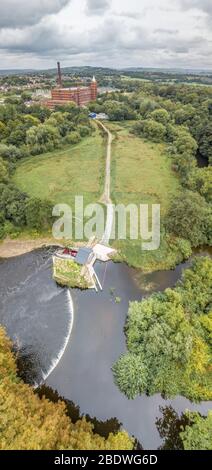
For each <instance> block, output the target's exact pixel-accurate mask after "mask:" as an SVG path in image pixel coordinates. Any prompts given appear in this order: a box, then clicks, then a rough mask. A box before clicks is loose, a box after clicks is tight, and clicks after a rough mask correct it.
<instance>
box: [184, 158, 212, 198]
mask: <svg viewBox="0 0 212 470" xmlns="http://www.w3.org/2000/svg"><path fill="white" fill-rule="evenodd" d="M211 182H212V167H211V166H209V167H205V168H196V169H195V170H194V171H193V172H190V174H189V177H188V181H187V184H188V187H189V189H191V190H192V191H197V192H198V193H200V194H201V196H203V197H204V198H205V199H206V201H207V202H212V184H211Z"/></svg>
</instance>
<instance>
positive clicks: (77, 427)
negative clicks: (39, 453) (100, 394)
mask: <svg viewBox="0 0 212 470" xmlns="http://www.w3.org/2000/svg"><path fill="white" fill-rule="evenodd" d="M11 346H12V345H11V342H10V341H9V339H8V338H7V337H6V335H5V332H4V330H3V328H0V423H1V424H0V449H1V450H106V449H107V450H117V449H120V450H131V449H132V448H133V446H134V441H133V440H132V439H130V437H129V436H128V435H127V433H126V432H124V431H119V432H117V433H116V434H110V435H109V437H108V438H107V439H104V438H103V437H100V436H99V435H98V434H95V433H94V432H93V426H92V424H91V423H89V422H87V421H86V419H85V418H83V419H80V420H78V421H77V422H76V424H73V423H72V422H71V420H70V419H69V418H68V416H67V414H66V406H65V404H64V403H63V402H61V401H59V402H57V403H52V402H50V401H49V400H47V399H46V398H44V397H42V399H40V398H39V397H38V395H36V394H35V393H34V391H33V389H32V388H31V387H30V386H29V385H26V384H25V383H23V382H22V380H20V379H19V378H18V376H17V368H16V364H15V359H14V356H13V354H12V352H11Z"/></svg>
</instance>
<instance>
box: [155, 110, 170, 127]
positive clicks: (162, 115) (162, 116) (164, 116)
mask: <svg viewBox="0 0 212 470" xmlns="http://www.w3.org/2000/svg"><path fill="white" fill-rule="evenodd" d="M150 117H151V119H154V121H157V122H160V123H161V124H163V125H164V126H166V125H167V124H168V122H169V120H170V114H169V113H168V111H166V109H155V111H153V112H152V113H151V115H150Z"/></svg>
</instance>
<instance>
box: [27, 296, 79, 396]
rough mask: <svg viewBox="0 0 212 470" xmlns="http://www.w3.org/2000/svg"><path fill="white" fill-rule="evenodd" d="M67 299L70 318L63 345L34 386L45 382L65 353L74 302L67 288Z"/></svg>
mask: <svg viewBox="0 0 212 470" xmlns="http://www.w3.org/2000/svg"><path fill="white" fill-rule="evenodd" d="M67 300H68V305H69V312H70V319H69V324H68V331H67V335H66V337H65V339H64V343H63V346H62V347H61V349H60V351H59V352H58V354H57V356H56V357H55V358H54V359H53V360H52V362H51V364H50V367H49V369H48V371H47V372H44V371H42V382H41V383H40V384H37V383H35V384H34V388H38V387H40V385H42V383H43V382H45V381H46V380H47V379H48V377H49V376H50V375H51V374H52V372H53V371H54V370H55V369H56V367H57V366H58V364H59V362H60V361H61V359H62V357H63V355H64V353H65V350H66V348H67V346H68V343H69V340H70V338H71V333H72V329H73V325H74V303H73V299H72V296H71V292H70V290H69V289H68V291H67Z"/></svg>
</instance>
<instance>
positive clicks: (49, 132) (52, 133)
mask: <svg viewBox="0 0 212 470" xmlns="http://www.w3.org/2000/svg"><path fill="white" fill-rule="evenodd" d="M59 140H60V137H59V132H58V130H57V129H56V128H55V127H53V126H50V125H48V124H47V125H46V124H39V126H33V127H31V128H30V129H29V130H28V131H27V134H26V143H27V145H28V146H29V149H30V151H31V153H32V154H33V155H37V154H40V153H44V152H50V151H52V150H54V149H55V148H57V147H58V146H59Z"/></svg>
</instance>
